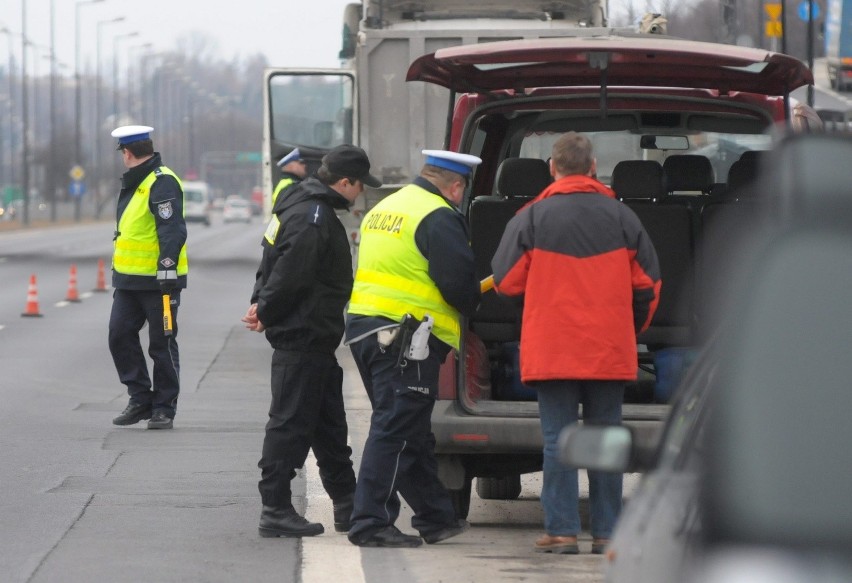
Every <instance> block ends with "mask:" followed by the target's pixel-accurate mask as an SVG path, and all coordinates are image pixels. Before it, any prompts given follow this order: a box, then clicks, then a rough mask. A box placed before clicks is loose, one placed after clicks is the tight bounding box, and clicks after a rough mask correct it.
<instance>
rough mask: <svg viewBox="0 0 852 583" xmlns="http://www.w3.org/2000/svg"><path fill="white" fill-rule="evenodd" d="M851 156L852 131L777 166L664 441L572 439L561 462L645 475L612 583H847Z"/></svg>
mask: <svg viewBox="0 0 852 583" xmlns="http://www.w3.org/2000/svg"><path fill="white" fill-rule="evenodd" d="M850 158H852V139H850V138H849V137H848V136H845V137H844V136H830V135H816V134H811V135H806V136H798V137H795V138H787V139H786V140H784V141H783V142H782V143H781V144H780V145H779V146H778V147H777V148H776V150H775V151H773V152H772V154H771V156H770V157H769V158H768V159H767V160H766V162H767V164H766V166H765V171H764V173H763V174H762V175H761V176H760V177H759V178H760V180H759V182H758V184H762V185H763V188H762V190H761V192H759V193H756V198H755V199H754V200H752V202H753V203H754V204H757V205H759V206H758V207H757V208H758V209H762V210H763V211H766V212H765V213H762V214H769V215H771V217H770V218H769V219H768V221H767V224H768V226H767V229H766V230H765V231H763V236H761V237H758V238H757V239H755V240H754V241H756V242H753V243H752V244H751V245H750V246H749V247H748V249H747V250H744V253H748V252H753V253H749V257H750V258H749V259H747V260H745V261H744V262H743V265H742V266H741V268H742V271H741V273H742V274H743V279H741V280H739V281H738V282H732V286H731V288H732V291H730V295H731V296H732V298H731V300H730V302H729V303H727V306H728V310H727V311H726V313H725V314H724V316H725V319H724V320H723V323H722V324H721V325H720V327H719V328H718V329H717V333H716V334H715V335H714V336H713V337H712V339H711V340H710V341H709V342H708V344H707V346H706V347H705V348H704V349H703V351H702V353H701V356H700V357H699V358H698V360H697V361H696V362H695V363H694V364H693V365H692V367H691V369H690V372H689V374H688V375H687V376H686V378H685V379H684V381H683V383H682V384H681V386H680V387H679V389H678V390H677V393H676V396H675V400H674V402H673V403H672V410H671V415H670V416H669V418H668V420H667V423H666V424H665V427H664V431H663V433H662V435H661V438H660V440H659V441H658V442H657V443H656V444H653V443H650V444H649V443H647V442H645V443H642V442H641V441H638V440H637V439H636V436H635V434H634V433H633V432H632V431H631V430H630V429H629V428H628V427H626V426H622V427H580V426H574V427H572V428H569V429H566V430H565V432H564V433H563V435H562V436H561V443H560V451H561V456H562V461H563V463H566V464H569V465H572V466H575V467H585V468H590V469H596V470H603V471H619V472H621V471H625V470H628V469H629V470H631V471H642V472H644V476H643V478H642V481H641V482H640V484H639V486H638V488H637V489H636V490H635V491H634V492H633V494H632V495H631V497H630V500H629V502H628V503H627V505H626V506H625V509H624V512H623V513H622V515H621V517H620V519H619V522H618V524H617V526H616V529H615V532H614V533H613V538H612V542H611V544H610V546H609V548H608V550H607V554H606V557H607V563H606V571H607V572H606V580H607V581H608V582H609V583H621V582H630V583H644V582H649V583H650V582H653V583H666V582H670V583H691V582H693V583H694V582H701V583H722V582H730V581H758V582H762V581H783V582H784V583H805V582H807V583H828V582H836V581H852V563H850V560H849V549H850V548H852V497H850V496H849V490H848V488H849V476H850V474H849V465H850V464H849V462H850V455H849V443H850V442H852V425H850V424H849V421H848V414H849V411H850V410H852V391H849V379H850V378H852V361H850V359H849V358H848V357H847V355H848V354H850V352H852V309H850V308H849V302H848V283H849V282H852V258H850V254H849V249H850V248H852V232H850V230H849V228H848V225H849V224H850V221H852V201H850V199H849V197H848V190H849V186H848V185H849V184H850V182H852V169H850V168H849V164H848V160H849V159H850ZM733 204H742V201H740V202H738V203H733ZM733 208H734V207H732V209H733ZM655 445H656V446H655Z"/></svg>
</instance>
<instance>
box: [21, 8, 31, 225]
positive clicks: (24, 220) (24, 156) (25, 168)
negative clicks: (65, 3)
mask: <svg viewBox="0 0 852 583" xmlns="http://www.w3.org/2000/svg"><path fill="white" fill-rule="evenodd" d="M27 102H28V96H27V0H21V121H22V124H23V129H22V131H21V170H22V172H23V179H22V180H21V188H23V190H24V192H23V197H24V208H23V211H24V215H23V217H21V224H22V225H24V226H25V227H26V226H29V224H30V161H29V157H30V145H29V138H27V134H28V133H29V129H30V128H29V123H28V121H27V118H28V117H29V110H28V107H27Z"/></svg>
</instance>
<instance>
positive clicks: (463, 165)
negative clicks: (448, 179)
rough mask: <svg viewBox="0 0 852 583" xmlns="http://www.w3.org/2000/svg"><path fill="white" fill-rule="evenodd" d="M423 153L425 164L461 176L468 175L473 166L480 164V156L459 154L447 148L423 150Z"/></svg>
mask: <svg viewBox="0 0 852 583" xmlns="http://www.w3.org/2000/svg"><path fill="white" fill-rule="evenodd" d="M423 154H424V155H425V156H426V163H427V164H429V165H431V166H437V167H438V168H445V169H446V170H450V171H452V172H455V173H456V174H461V175H462V176H469V175H470V173H471V172H472V171H473V169H474V168H476V167H477V166H479V165H480V164H482V159H481V158H478V157H477V156H473V155H471V154H460V153H459V152H449V151H447V150H423Z"/></svg>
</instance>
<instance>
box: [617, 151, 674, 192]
mask: <svg viewBox="0 0 852 583" xmlns="http://www.w3.org/2000/svg"><path fill="white" fill-rule="evenodd" d="M612 189H613V190H614V191H615V196H616V197H618V198H622V199H624V198H649V199H659V198H662V197H663V196H665V194H666V191H665V188H664V187H663V167H662V166H661V165H660V163H659V162H656V161H654V160H622V161H621V162H619V163H618V164H616V165H615V168H613V169H612Z"/></svg>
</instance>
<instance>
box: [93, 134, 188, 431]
mask: <svg viewBox="0 0 852 583" xmlns="http://www.w3.org/2000/svg"><path fill="white" fill-rule="evenodd" d="M153 130H154V128H152V127H150V126H139V125H132V126H122V127H120V128H117V129H115V130H113V132H112V136H113V137H114V138H117V139H118V147H117V149H118V150H119V151H121V156H122V160H123V161H124V165H125V167H126V168H127V171H126V172H125V173H124V175H122V177H121V191H120V192H119V194H118V204H117V213H116V214H117V221H116V229H115V237H114V241H115V243H114V252H113V260H112V286H113V287H114V288H115V293H114V294H113V303H112V313H111V314H110V320H109V349H110V352H111V353H112V358H113V361H114V362H115V368H116V370H117V371H118V378H119V380H120V381H121V382H122V383H123V384H125V385H126V386H127V392H128V394H129V395H130V401H129V403H128V405H127V408H125V409H124V411H123V412H122V413H121V415H119V416H118V417H116V418H115V419H113V421H112V422H113V423H114V424H115V425H133V424H135V423H138V422H139V421H142V420H143V419H148V420H149V421H148V429H171V428H172V424H173V419H174V417H175V411H176V410H177V400H178V393H179V392H180V380H179V366H180V365H179V362H180V359H179V355H178V345H177V331H178V328H177V309H178V306H179V305H180V290H181V289H183V288H185V287H186V275H187V260H186V222H185V221H184V218H183V187H182V186H181V182H180V179H179V178H178V177H177V175H175V173H174V172H172V171H171V170H170V169H169V168H167V167H166V166H163V162H162V160H161V158H160V153H159V152H155V151H154V144H153V142H152V141H151V135H150V134H151V132H152V131H153ZM164 295H168V296H169V300H168V303H169V304H170V306H169V312H170V316H171V329H170V330H167V329H166V326H165V319H164V316H165V313H164V312H165V306H164ZM146 322H147V323H148V339H149V348H148V354H150V356H151V358H152V360H153V375H150V376H149V374H148V365H147V362H146V360H145V354H144V352H143V351H142V345H141V343H140V341H139V332H140V330H141V329H142V327H143V326H144V324H145V323H146ZM152 377H153V383H152V382H151V381H152Z"/></svg>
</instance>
